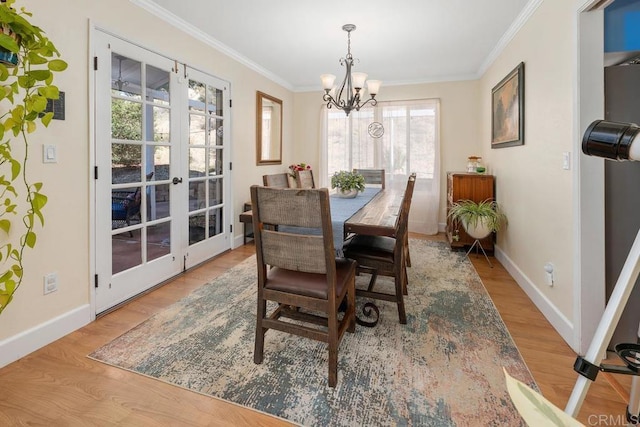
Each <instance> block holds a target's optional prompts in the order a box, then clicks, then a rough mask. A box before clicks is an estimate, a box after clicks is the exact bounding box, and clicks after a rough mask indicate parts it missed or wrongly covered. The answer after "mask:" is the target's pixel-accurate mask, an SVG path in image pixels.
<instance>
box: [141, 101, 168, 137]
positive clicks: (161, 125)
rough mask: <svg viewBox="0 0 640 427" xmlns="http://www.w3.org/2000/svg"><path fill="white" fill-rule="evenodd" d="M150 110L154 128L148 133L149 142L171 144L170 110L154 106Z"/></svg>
mask: <svg viewBox="0 0 640 427" xmlns="http://www.w3.org/2000/svg"><path fill="white" fill-rule="evenodd" d="M150 110H151V115H152V116H153V128H151V129H149V131H148V132H147V141H154V142H169V134H170V132H171V120H170V116H169V114H170V112H169V109H168V108H164V107H155V106H154V107H152V108H150Z"/></svg>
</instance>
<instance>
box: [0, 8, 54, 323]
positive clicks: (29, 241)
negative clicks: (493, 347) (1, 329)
mask: <svg viewBox="0 0 640 427" xmlns="http://www.w3.org/2000/svg"><path fill="white" fill-rule="evenodd" d="M13 3H15V0H6V1H3V2H2V3H1V4H0V22H1V23H2V32H0V85H1V87H0V114H1V115H0V313H2V312H3V311H4V309H5V308H6V307H7V305H8V304H9V303H10V302H11V300H12V299H13V295H14V293H15V292H16V290H17V289H18V288H19V287H20V284H21V283H22V280H23V278H24V265H23V260H24V255H25V251H26V250H27V249H32V248H33V247H34V246H35V244H36V233H35V231H34V230H35V226H36V224H37V223H38V222H39V223H40V225H44V216H43V214H42V208H43V207H44V205H45V204H46V203H47V196H45V195H44V194H42V192H41V189H42V183H41V182H31V181H30V179H29V177H28V175H27V172H28V167H27V166H28V160H29V135H30V134H32V133H33V132H35V131H36V130H37V128H38V125H39V124H42V125H44V126H45V127H46V126H48V125H49V123H50V122H51V119H52V118H53V113H52V112H45V110H46V108H47V101H48V100H50V99H51V100H53V99H58V96H59V91H58V88H57V87H56V86H54V85H53V84H52V83H53V73H54V72H60V71H64V70H65V69H66V68H67V63H66V62H65V61H63V60H61V59H58V58H59V57H60V53H59V52H58V50H57V49H56V47H55V46H54V44H53V43H52V42H51V41H50V40H49V39H48V38H47V37H46V36H45V35H44V32H43V31H42V30H41V29H40V28H38V27H37V26H35V25H32V24H31V23H30V22H29V21H28V20H27V18H28V17H31V16H32V15H31V13H29V12H27V11H26V10H25V9H24V7H23V8H21V9H20V11H19V12H17V11H16V10H15V9H14V8H12V7H11V6H12V5H13ZM19 145H21V146H22V147H20V150H16V147H17V146H19Z"/></svg>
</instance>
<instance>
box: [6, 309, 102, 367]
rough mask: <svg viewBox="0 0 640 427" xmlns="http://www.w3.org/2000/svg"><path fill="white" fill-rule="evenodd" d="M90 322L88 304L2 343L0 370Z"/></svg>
mask: <svg viewBox="0 0 640 427" xmlns="http://www.w3.org/2000/svg"><path fill="white" fill-rule="evenodd" d="M90 322H91V309H90V305H89V304H86V305H83V306H80V307H78V308H76V309H74V310H71V311H69V312H67V313H64V314H62V315H60V316H58V317H56V318H53V319H51V320H48V321H46V322H45V323H42V324H40V325H38V326H35V327H33V328H31V329H29V330H27V331H24V332H21V333H19V334H18V335H14V336H12V337H9V338H7V339H5V340H2V341H0V368H2V367H3V366H6V365H8V364H9V363H12V362H15V361H16V360H18V359H20V358H21V357H24V356H26V355H27V354H29V353H31V352H34V351H36V350H38V349H39V348H42V347H44V346H45V345H47V344H51V343H52V342H54V341H56V340H57V339H59V338H62V337H63V336H65V335H67V334H69V333H71V332H73V331H75V330H77V329H80V328H81V327H83V326H85V325H87V324H88V323H90Z"/></svg>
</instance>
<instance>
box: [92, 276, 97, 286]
mask: <svg viewBox="0 0 640 427" xmlns="http://www.w3.org/2000/svg"><path fill="white" fill-rule="evenodd" d="M93 285H94V286H95V287H96V288H97V287H98V275H97V274H96V275H94V276H93Z"/></svg>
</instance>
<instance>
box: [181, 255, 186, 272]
mask: <svg viewBox="0 0 640 427" xmlns="http://www.w3.org/2000/svg"><path fill="white" fill-rule="evenodd" d="M182 271H187V256H186V255H185V256H183V257H182Z"/></svg>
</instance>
